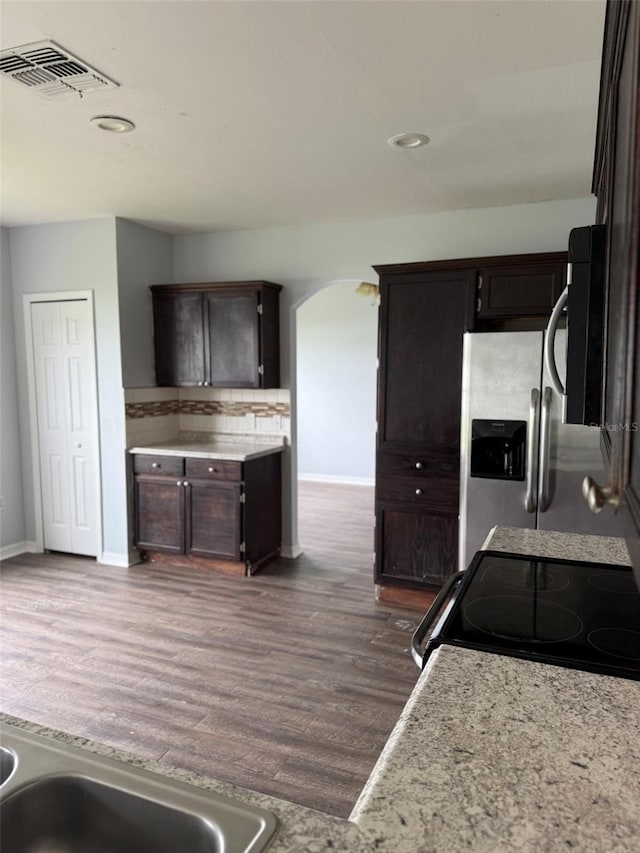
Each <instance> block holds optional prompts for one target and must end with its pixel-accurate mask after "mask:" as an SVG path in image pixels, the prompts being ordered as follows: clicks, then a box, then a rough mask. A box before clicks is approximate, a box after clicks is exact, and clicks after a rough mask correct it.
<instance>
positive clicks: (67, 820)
mask: <svg viewBox="0 0 640 853" xmlns="http://www.w3.org/2000/svg"><path fill="white" fill-rule="evenodd" d="M0 812H1V814H2V822H1V823H0V850H2V851H3V853H23V851H25V850H56V851H58V850H59V851H62V850H64V853H88V851H91V853H124V851H131V853H134V851H135V853H169V851H171V853H173V851H177V850H185V851H186V850H188V851H189V853H220V851H222V850H224V846H223V845H224V842H223V840H222V837H221V834H220V832H219V831H218V830H217V829H216V827H214V826H212V825H211V824H210V823H208V822H207V821H206V820H204V819H203V818H201V817H199V816H197V815H193V814H188V813H186V812H184V811H178V810H177V809H172V808H170V807H168V806H166V805H163V804H160V803H157V802H153V801H152V800H145V799H143V798H142V797H138V796H136V795H135V794H130V793H128V792H127V791H122V790H119V789H118V788H112V787H111V786H110V785H103V784H102V783H100V782H95V781H93V780H92V779H84V778H82V777H74V776H54V777H49V778H46V779H41V780H40V781H37V782H32V783H31V784H30V785H27V786H26V787H23V788H21V789H20V790H18V791H16V792H15V793H13V794H11V796H9V797H7V798H6V800H5V801H4V802H3V804H2V806H0Z"/></svg>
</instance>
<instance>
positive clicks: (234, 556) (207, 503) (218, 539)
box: [185, 480, 242, 560]
mask: <svg viewBox="0 0 640 853" xmlns="http://www.w3.org/2000/svg"><path fill="white" fill-rule="evenodd" d="M188 483H189V485H188V486H187V492H188V494H187V509H186V520H187V541H186V548H185V551H186V553H187V554H193V555H194V556H196V557H215V558H219V559H223V560H224V559H227V560H239V559H240V558H241V551H240V545H241V542H240V531H241V529H242V518H241V509H242V504H241V503H240V501H241V497H242V492H241V489H240V484H239V483H237V484H236V483H226V482H220V483H218V482H214V483H212V482H207V481H206V480H189V481H188Z"/></svg>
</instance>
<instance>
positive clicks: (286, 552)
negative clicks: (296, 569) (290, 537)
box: [280, 545, 304, 560]
mask: <svg viewBox="0 0 640 853" xmlns="http://www.w3.org/2000/svg"><path fill="white" fill-rule="evenodd" d="M303 553H304V552H303V550H302V548H301V547H300V546H299V545H283V546H282V547H281V548H280V556H281V557H284V559H285V560H295V559H297V558H298V557H301V556H302V554H303Z"/></svg>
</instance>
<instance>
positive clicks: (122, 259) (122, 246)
mask: <svg viewBox="0 0 640 853" xmlns="http://www.w3.org/2000/svg"><path fill="white" fill-rule="evenodd" d="M116 244H117V250H116V251H117V259H118V298H119V304H120V337H121V341H122V380H123V385H124V387H125V388H145V387H149V386H153V385H155V384H156V380H155V368H154V357H153V316H152V306H151V292H150V290H149V285H150V284H169V283H171V281H172V273H173V237H172V236H171V235H170V234H163V233H161V232H160V231H153V230H152V229H151V228H145V227H144V226H143V225H137V224H136V223H135V222H129V221H128V220H126V219H116Z"/></svg>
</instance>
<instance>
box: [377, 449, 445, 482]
mask: <svg viewBox="0 0 640 853" xmlns="http://www.w3.org/2000/svg"><path fill="white" fill-rule="evenodd" d="M376 474H377V475H378V476H380V475H381V474H391V475H394V476H397V475H400V476H403V477H411V476H415V477H424V476H432V477H433V476H438V477H442V476H444V477H449V478H455V479H457V478H458V476H459V474H460V457H459V454H458V449H457V448H455V449H454V450H451V451H450V452H446V451H445V452H442V453H434V452H433V451H426V452H422V453H421V452H419V451H416V452H412V453H385V452H383V453H378V456H377V459H376Z"/></svg>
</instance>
